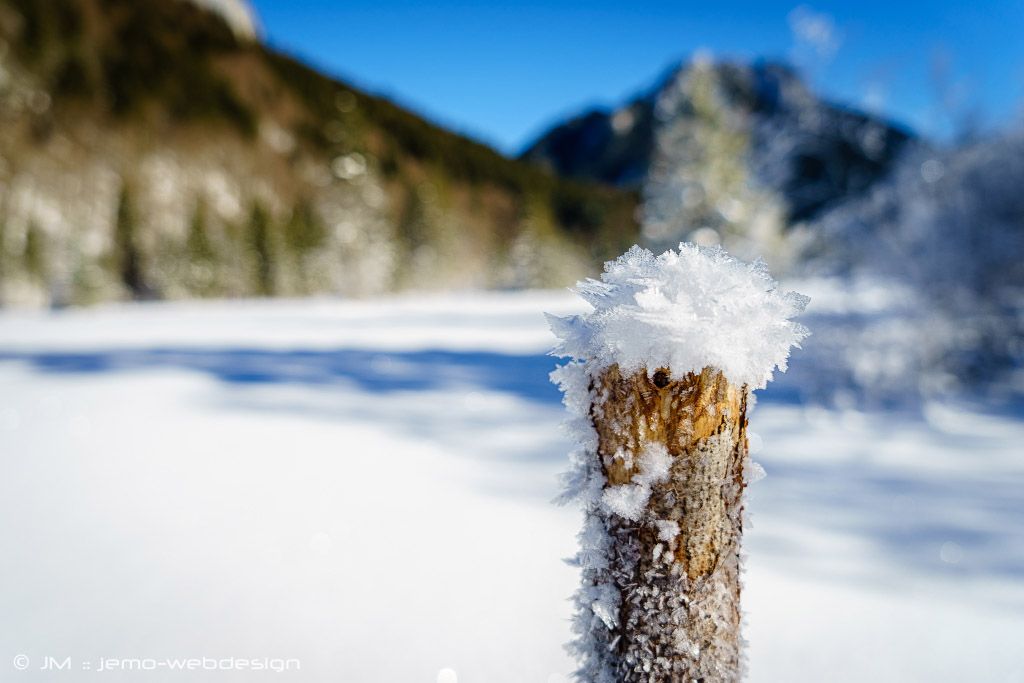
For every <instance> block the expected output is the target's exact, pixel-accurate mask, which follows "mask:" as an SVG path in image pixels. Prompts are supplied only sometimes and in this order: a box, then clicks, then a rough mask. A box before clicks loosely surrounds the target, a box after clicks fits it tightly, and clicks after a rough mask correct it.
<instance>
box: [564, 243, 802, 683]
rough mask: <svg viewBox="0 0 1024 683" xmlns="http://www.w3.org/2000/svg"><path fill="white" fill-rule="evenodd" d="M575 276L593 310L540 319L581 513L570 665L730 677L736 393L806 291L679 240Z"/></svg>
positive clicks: (739, 517) (741, 417)
mask: <svg viewBox="0 0 1024 683" xmlns="http://www.w3.org/2000/svg"><path fill="white" fill-rule="evenodd" d="M578 291H579V292H580V294H581V295H582V296H583V297H584V298H585V299H586V300H587V301H588V302H590V303H591V304H592V305H593V307H594V310H593V311H592V312H591V313H588V314H585V315H581V316H574V317H570V318H552V319H551V321H552V327H553V328H554V330H555V332H556V334H558V336H559V338H560V343H559V346H558V347H557V349H556V353H557V354H560V355H567V356H570V357H571V360H570V361H569V362H568V363H567V364H565V365H563V366H561V367H559V368H558V369H557V370H555V372H554V373H552V379H553V380H554V381H555V382H556V383H558V384H559V386H560V387H561V389H562V390H563V392H564V394H565V398H564V400H565V404H566V406H567V407H568V408H569V411H570V413H571V414H572V415H573V417H572V420H571V422H570V426H571V428H572V430H573V431H574V433H575V434H576V436H577V437H578V439H579V441H580V448H579V449H578V450H577V451H576V452H574V453H573V455H572V456H571V459H572V461H573V464H574V468H573V470H572V471H571V472H570V473H569V474H568V475H567V476H566V485H567V490H566V494H565V499H566V500H569V499H576V500H579V501H580V502H581V504H582V505H583V507H584V510H585V512H586V517H585V523H584V527H583V530H582V532H581V533H580V537H579V541H580V550H579V553H578V555H577V557H576V561H577V563H578V564H579V566H580V568H581V572H582V579H583V585H582V587H581V588H580V590H579V591H578V593H577V595H576V606H577V614H576V620H575V624H574V628H575V632H576V641H575V642H574V643H573V644H572V645H571V648H572V650H573V651H574V652H575V654H576V655H577V657H578V658H579V660H580V663H581V668H580V670H579V671H578V672H577V675H578V678H579V679H580V680H582V681H588V682H592V681H593V682H599V683H610V682H612V681H687V682H689V681H693V680H703V681H707V682H710V681H736V680H739V678H740V676H741V673H742V654H741V642H742V641H741V638H740V602H739V598H740V588H739V585H740V584H739V549H740V536H741V532H742V524H743V490H744V487H745V486H746V474H745V470H748V469H749V467H750V465H749V462H748V455H747V436H746V428H747V422H746V413H747V401H748V398H749V391H750V389H752V388H758V387H763V386H764V385H765V383H767V381H768V380H769V379H770V378H771V375H772V372H773V371H774V370H775V369H776V368H779V369H785V367H786V358H787V357H788V354H789V350H790V348H791V347H792V346H794V345H797V344H798V343H799V341H800V340H801V339H802V338H803V337H804V336H806V331H805V330H804V329H803V328H802V327H801V326H799V325H797V324H795V323H793V322H792V321H791V320H790V318H791V317H792V316H794V315H796V314H797V313H799V312H800V311H801V310H802V309H803V306H804V305H805V304H806V299H805V298H804V297H801V296H799V295H796V294H792V293H780V292H778V291H777V289H776V287H775V283H774V282H773V281H772V279H771V278H770V277H769V276H768V274H767V272H766V271H765V269H764V267H763V266H762V265H759V264H758V265H753V266H749V265H746V264H743V263H740V262H739V261H736V260H734V259H732V258H731V257H729V256H728V255H727V254H725V253H724V252H723V251H721V250H718V249H701V248H698V247H694V246H692V245H681V246H680V249H679V251H678V252H674V251H668V252H665V253H664V254H662V255H660V256H657V257H655V256H654V255H653V254H651V253H650V252H648V251H646V250H643V249H639V248H637V247H634V248H633V249H631V250H630V251H629V252H628V253H627V254H625V255H624V256H622V257H621V258H619V259H618V260H617V261H614V262H611V263H609V264H607V265H606V266H605V273H604V275H603V276H602V279H601V281H594V280H590V281H587V282H584V283H581V284H580V285H579V289H578Z"/></svg>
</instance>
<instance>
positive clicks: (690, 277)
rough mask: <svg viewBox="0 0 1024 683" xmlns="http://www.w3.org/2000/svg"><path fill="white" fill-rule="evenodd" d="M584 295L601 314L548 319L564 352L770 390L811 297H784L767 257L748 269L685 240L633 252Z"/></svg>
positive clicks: (580, 289) (601, 362)
mask: <svg viewBox="0 0 1024 683" xmlns="http://www.w3.org/2000/svg"><path fill="white" fill-rule="evenodd" d="M576 291H577V293H578V294H579V295H580V296H581V297H583V298H584V299H585V300H586V301H587V303H589V304H590V305H591V306H593V307H594V310H593V311H591V312H590V313H587V314H584V315H578V316H570V317H566V318H556V317H552V316H549V321H550V322H551V326H552V329H553V330H554V332H555V334H556V335H557V336H558V337H559V340H560V341H559V343H558V345H557V346H556V347H555V354H556V355H560V356H569V357H572V358H575V359H578V360H585V361H587V362H589V363H590V364H591V365H592V366H602V367H603V366H609V365H612V364H615V363H617V364H618V365H619V366H620V367H621V368H622V369H623V371H626V372H630V371H636V370H639V369H641V368H644V367H646V368H652V369H653V368H659V367H667V368H671V369H672V372H673V374H674V375H676V376H682V375H685V374H686V373H689V372H698V373H699V372H700V371H701V369H702V368H705V367H716V368H718V369H720V370H721V371H722V372H723V373H724V374H725V376H726V378H727V379H728V380H729V381H730V382H732V383H733V384H736V385H737V386H742V385H747V386H748V387H749V388H750V389H761V388H764V386H765V385H766V384H767V383H768V381H769V380H771V378H772V373H773V371H774V370H775V369H776V368H778V369H779V370H785V369H786V359H787V358H788V357H789V351H790V348H792V347H793V346H799V343H800V341H801V340H802V339H803V338H804V337H806V336H807V330H806V329H805V328H804V327H803V326H802V325H800V324H798V323H795V322H793V321H792V320H791V318H793V317H795V316H796V315H798V314H799V313H801V312H802V311H803V309H804V307H805V306H806V305H807V302H808V299H807V297H805V296H802V295H800V294H797V293H795V292H784V291H780V290H779V289H778V287H777V285H776V283H775V281H774V280H773V279H772V277H771V276H770V275H769V274H768V270H767V268H766V267H765V265H764V262H763V261H755V262H754V263H753V264H747V263H743V262H742V261H738V260H736V259H734V258H733V257H731V256H729V255H728V254H727V253H725V251H723V250H722V249H720V248H718V247H698V246H696V245H693V244H688V243H684V244H680V245H679V251H673V250H669V251H666V252H664V253H663V254H661V255H659V256H655V255H654V254H652V253H651V252H650V251H648V250H646V249H642V248H640V247H633V248H632V249H630V250H629V251H628V252H626V253H625V254H624V255H622V256H620V257H619V258H618V259H616V260H615V261H610V262H608V263H607V264H605V271H604V274H603V275H602V276H601V279H600V280H586V281H583V282H580V283H579V284H578V285H577V289H576Z"/></svg>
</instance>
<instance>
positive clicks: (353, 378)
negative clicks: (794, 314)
mask: <svg viewBox="0 0 1024 683" xmlns="http://www.w3.org/2000/svg"><path fill="white" fill-rule="evenodd" d="M811 293H812V295H813V294H814V292H811ZM577 306H578V304H577V303H576V302H575V301H574V300H573V299H572V297H571V296H569V295H567V294H564V293H521V294H473V295H469V294H466V295H448V296H436V297H427V296H418V297H413V296H409V297H397V298H391V299H386V300H377V301H365V302H350V303H345V302H336V301H327V300H314V301H301V302H298V301H272V302H258V303H257V302H244V303H238V302H232V303H189V304H146V305H131V306H113V307H105V308H99V309H92V310H82V311H63V312H56V313H38V312H37V313H27V312H7V313H3V314H0V546H2V547H3V548H4V552H3V553H2V554H0V680H3V681H8V680H10V681H19V680H24V681H44V680H66V681H71V680H74V681H78V680H87V679H92V678H93V677H100V676H108V677H110V679H114V680H131V681H136V680H159V681H175V680H181V681H212V680H225V681H228V680H245V681H251V680H258V679H267V680H282V681H285V680H294V681H344V682H346V683H347V682H352V683H364V682H365V683H373V682H378V681H380V682H385V681H386V682H400V683H405V682H412V681H424V682H427V683H433V682H434V681H448V682H449V683H450V682H451V681H454V680H458V681H459V682H461V683H474V682H479V683H500V682H503V681H508V682H511V683H529V682H533V681H536V682H538V683H554V682H557V681H565V680H568V674H569V672H570V671H571V669H572V662H571V661H570V660H569V659H568V657H567V655H565V654H564V652H563V650H562V644H563V643H564V642H565V641H566V640H568V639H569V627H568V617H569V610H570V604H569V600H568V598H569V596H570V594H571V592H572V591H573V589H574V588H575V586H576V582H577V576H576V574H575V570H573V569H572V568H570V567H569V566H567V565H565V564H564V563H563V562H562V558H564V557H568V556H570V555H571V554H572V553H573V550H574V547H575V534H576V531H577V528H578V525H579V515H578V513H577V511H575V510H573V509H567V508H559V507H556V506H554V505H552V504H550V502H549V501H550V500H551V499H552V498H553V497H554V496H555V495H556V493H557V487H558V484H557V478H556V475H557V473H558V472H560V471H561V470H563V469H564V468H565V466H566V459H565V454H566V452H567V451H568V449H569V447H570V444H569V443H568V440H567V438H566V437H565V436H564V435H562V434H561V432H560V431H559V423H560V422H561V420H562V419H563V417H564V410H563V408H562V406H561V405H560V403H559V395H558V392H557V390H556V389H555V388H554V387H553V386H551V385H550V384H549V383H548V380H547V373H548V371H549V370H550V369H551V367H552V366H553V364H554V361H553V359H551V358H549V357H546V356H545V355H544V352H545V350H546V349H547V348H548V347H549V346H550V345H551V344H552V342H553V337H552V336H551V335H550V333H549V332H548V331H547V328H546V325H545V322H544V320H543V318H542V316H541V314H540V313H541V311H551V312H556V313H561V312H568V311H570V310H572V309H574V308H576V307H577ZM813 307H814V303H813V302H812V308H811V313H812V315H813V312H814V308H813ZM812 328H813V324H812ZM811 344H813V338H812V339H811V340H809V341H808V343H807V345H808V346H810V345H811ZM808 357H810V356H808ZM800 360H801V357H800V355H799V354H797V356H796V357H795V358H794V359H793V365H794V368H796V367H797V366H798V364H799V363H800ZM794 376H798V375H796V374H794ZM777 386H778V388H776V389H774V393H773V387H769V389H768V390H767V391H765V392H763V393H762V396H761V399H760V401H759V403H758V406H757V407H756V409H755V411H754V412H753V414H752V416H751V417H752V419H751V428H752V430H753V431H754V432H756V436H754V437H752V448H753V449H754V450H755V451H757V452H756V454H755V459H757V460H759V461H760V462H761V463H762V464H763V465H764V466H765V468H766V469H767V471H768V477H767V478H766V479H764V480H762V481H760V482H758V483H756V484H755V485H753V487H752V488H751V496H750V500H749V507H750V510H751V519H752V522H753V525H752V528H750V529H749V531H748V532H747V536H746V541H745V544H746V551H747V555H748V557H747V564H746V566H747V573H746V578H745V593H744V606H745V610H746V614H747V629H746V634H745V635H746V637H747V639H748V640H749V642H750V646H749V660H750V676H749V679H750V680H751V681H755V682H759V681H760V682H768V681H791V682H792V681H809V682H815V683H817V682H820V681H837V682H838V681H857V682H858V683H860V682H862V681H866V680H871V681H894V682H895V681H899V682H906V681H929V682H934V681H999V682H1003V681H1006V682H1009V681H1024V657H1022V656H1021V642H1024V446H1022V444H1024V421H1022V420H1020V419H1019V418H1016V419H1015V418H1013V417H1012V416H1001V415H995V414H988V415H984V414H975V413H968V412H965V411H964V410H962V409H957V408H956V407H955V406H949V405H931V406H927V407H926V409H925V410H924V411H923V412H924V414H923V416H913V415H911V414H904V415H897V414H893V413H861V412H855V411H838V410H825V409H822V408H817V407H813V406H804V405H801V404H800V403H798V402H796V401H795V400H794V398H793V396H794V392H793V391H792V390H787V389H786V385H785V383H784V382H783V383H780V384H778V385H777ZM19 655H24V656H25V657H26V659H18V660H15V657H16V656H19ZM47 657H53V658H55V659H56V660H58V661H61V662H63V661H64V658H66V657H70V658H71V663H70V666H71V667H72V670H70V671H68V670H62V671H41V670H39V667H40V666H43V665H44V664H45V662H46V659H45V658H47ZM202 657H211V658H228V657H233V658H236V659H238V658H249V659H260V660H262V659H263V658H275V659H276V658H279V659H282V660H283V659H288V658H292V659H298V660H300V662H301V669H300V670H298V671H296V670H295V668H294V666H295V665H294V663H291V664H290V665H289V666H290V667H291V669H292V670H291V671H288V672H281V673H276V672H260V673H253V672H249V671H234V672H232V671H218V672H216V673H211V672H192V673H188V672H184V671H177V672H171V671H168V670H167V668H161V669H158V670H157V671H153V672H150V673H147V674H140V673H139V672H137V671H103V672H97V671H95V669H97V668H99V667H100V666H102V664H101V663H100V661H99V660H100V658H118V659H122V658H127V659H134V660H139V665H142V664H143V663H145V664H146V665H149V664H152V665H155V666H164V667H166V664H164V662H163V660H165V659H166V658H172V659H187V658H202ZM147 658H151V659H149V660H147ZM26 662H27V664H26ZM15 664H18V665H27V667H28V668H27V669H26V670H23V671H22V670H19V669H17V668H16V666H15ZM109 664H110V662H107V665H108V666H107V668H109ZM86 665H88V666H89V667H90V670H89V671H85V670H84V667H85V666H86ZM123 665H126V666H132V662H126V663H123ZM274 665H275V666H276V663H275V664H274ZM230 666H234V667H236V668H237V665H235V664H231V665H230ZM456 677H457V678H456Z"/></svg>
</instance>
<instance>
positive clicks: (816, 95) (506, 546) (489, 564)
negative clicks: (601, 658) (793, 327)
mask: <svg viewBox="0 0 1024 683" xmlns="http://www.w3.org/2000/svg"><path fill="white" fill-rule="evenodd" d="M1022 30H1024V7H1021V5H1020V4H1019V3H1014V2H999V1H991V2H984V3H980V4H975V5H973V6H970V7H967V6H963V5H962V4H958V3H951V2H934V3H918V2H908V3H903V4H899V5H894V4H892V3H878V2H864V3H859V4H858V5H856V6H851V5H849V4H840V3H815V4H814V5H799V4H793V3H784V2H763V3H752V2H751V3H745V2H722V3H662V2H652V3H644V4H641V5H639V6H637V5H630V4H626V3H613V2H588V3H579V2H574V1H571V0H559V1H558V2H550V3H529V2H527V3H515V4H510V5H504V6H502V5H495V4H490V5H486V6H485V5H479V4H476V3H464V2H454V1H451V2H450V1H446V2H435V3H430V4H424V3H417V2H407V1H397V2H362V1H353V2H344V3H341V2H328V1H327V0H289V1H284V0H255V1H254V2H252V4H249V3H247V2H245V0H45V1H42V0H0V305H2V308H0V510H2V513H3V517H2V521H0V541H2V543H3V545H4V547H5V548H7V549H8V550H7V551H6V552H5V553H4V556H3V558H0V615H2V616H0V672H3V675H0V678H2V679H3V680H7V679H8V678H10V679H11V680H25V681H35V680H51V679H55V678H58V677H60V678H63V680H79V679H81V678H86V677H90V676H96V675H106V676H111V677H114V678H118V677H120V678H123V679H124V680H136V678H133V676H135V677H137V676H140V675H151V676H152V677H153V680H157V679H158V678H159V680H204V681H205V680H210V678H209V676H215V677H216V678H217V679H223V680H251V679H252V677H254V676H258V677H266V678H274V679H280V680H301V681H327V680H331V681H337V680H342V681H359V682H362V681H414V680H415V681H420V680H422V681H434V680H437V681H439V682H443V683H452V682H453V681H463V683H466V682H467V681H468V682H472V681H487V682H494V681H515V682H517V683H519V682H523V681H544V682H546V683H556V682H557V681H566V680H569V677H570V674H571V672H572V670H573V664H572V662H571V661H570V659H569V658H568V656H567V655H566V654H565V653H564V651H563V650H562V645H563V644H564V642H565V641H566V640H568V638H569V624H568V618H569V609H570V607H569V602H568V598H569V596H570V594H571V592H572V590H573V588H574V586H575V584H576V582H577V575H576V572H575V569H574V568H573V567H571V566H569V565H566V564H565V563H564V562H562V558H565V557H569V556H570V555H572V554H573V548H574V544H575V540H574V535H575V533H576V529H577V527H578V525H579V516H578V513H577V512H576V511H575V510H572V509H566V508H560V507H557V506H555V505H553V504H551V503H550V501H551V499H552V498H554V497H555V496H556V495H557V493H558V487H559V484H558V479H557V474H558V472H559V471H560V470H561V469H563V468H564V465H565V464H566V463H565V453H566V452H567V451H568V449H569V448H570V444H569V442H568V440H567V437H566V436H565V435H563V434H562V433H561V432H560V431H559V422H560V421H561V419H562V417H563V409H562V407H561V405H560V403H559V396H558V394H557V392H556V390H555V389H554V387H552V386H551V385H550V384H549V382H548V379H547V373H548V372H549V371H550V370H551V369H552V368H553V367H554V364H555V363H556V359H553V358H551V357H549V356H547V355H545V354H546V352H547V350H548V349H549V348H550V347H551V345H552V343H553V337H552V336H551V335H550V333H549V331H548V330H547V327H546V324H545V322H544V319H543V316H542V315H541V314H542V312H544V311H548V312H554V313H568V312H572V311H576V310H581V308H582V306H583V304H582V302H580V301H578V300H577V299H575V298H574V297H573V295H572V294H571V292H568V291H566V287H568V286H570V285H572V284H573V283H574V282H575V281H576V280H578V279H580V278H585V277H595V276H597V275H598V274H599V273H600V272H601V264H602V263H603V262H604V261H606V260H608V259H610V258H614V257H615V256H617V255H618V254H620V253H622V252H623V251H624V250H625V249H627V248H628V247H629V246H631V245H633V244H641V245H644V246H646V247H648V248H650V249H653V250H663V249H666V248H671V247H673V246H675V245H677V244H678V243H679V242H680V241H691V242H696V243H698V244H701V245H706V246H713V245H721V246H723V247H724V248H725V249H727V250H728V251H729V252H731V253H733V254H735V255H736V256H738V257H741V258H743V259H746V260H754V259H756V258H762V259H764V261H765V262H766V264H767V266H768V267H769V269H770V270H771V271H772V273H773V274H774V275H775V276H776V277H777V278H778V279H780V280H781V281H782V284H783V286H784V287H786V288H790V289H796V290H798V291H800V292H802V293H805V294H807V295H809V296H810V297H811V304H810V306H809V308H808V311H807V314H806V315H805V316H804V319H803V321H802V322H804V324H806V325H807V326H808V327H809V328H810V329H811V331H812V333H813V336H812V337H811V338H810V339H809V340H808V341H807V342H806V343H805V344H804V348H802V349H800V350H798V351H797V352H795V353H794V356H793V358H792V361H791V367H790V370H789V371H788V372H787V373H786V374H785V375H779V376H777V377H776V380H775V382H774V383H773V384H772V385H770V387H769V388H768V389H767V390H766V391H764V392H761V395H760V396H759V400H758V406H757V408H756V410H755V411H754V413H753V415H752V422H751V427H752V430H753V432H754V434H753V435H752V438H751V448H752V450H753V451H754V452H755V458H757V459H758V460H759V461H760V462H761V463H762V464H763V465H764V467H765V469H766V470H767V472H768V477H767V478H766V479H764V480H763V481H760V482H758V483H756V484H755V485H754V486H752V487H751V496H750V500H749V505H748V507H749V509H750V511H751V518H752V521H753V526H752V528H751V529H750V530H749V531H748V534H747V543H746V547H747V552H748V557H747V573H746V580H745V587H744V590H745V607H746V611H747V633H746V636H747V638H748V640H749V642H750V648H749V679H750V680H751V681H780V680H786V681H821V680H829V681H845V680H849V681H863V680H866V679H871V680H878V681H944V680H977V681H1024V664H1022V663H1021V661H1020V657H1019V653H1018V650H1019V642H1018V641H1019V640H1020V637H1021V635H1022V634H1024V582H1022V578H1024V494H1022V493H1021V491H1022V490H1024V488H1022V487H1024V403H1022V401H1021V398H1022V394H1024V370H1022V358H1024V193H1022V192H1021V191H1020V188H1022V187H1024V121H1022V119H1021V115H1022V110H1021V101H1022V99H1021V96H1022V95H1024V47H1022V45H1021V43H1020V41H1019V36H1020V35H1021V31H1022ZM21 655H24V657H26V658H27V661H28V662H29V664H28V665H27V666H26V668H21V667H20V666H17V665H16V662H17V663H21V662H23V661H25V660H21V659H18V660H16V659H15V658H16V657H19V656H21ZM204 656H211V657H236V658H252V659H256V658H274V660H275V662H276V661H278V660H281V661H283V660H287V659H294V660H298V661H300V662H301V668H299V669H296V668H294V666H292V667H291V668H289V669H288V670H286V671H274V670H270V671H261V672H258V673H257V672H251V671H240V670H237V669H234V670H228V671H217V672H215V673H211V672H204V673H200V674H197V673H195V672H191V673H190V672H187V671H174V672H168V671H164V672H163V673H152V674H140V673H139V672H138V671H130V670H129V671H105V672H97V671H95V669H96V668H98V667H99V666H100V664H99V661H98V660H99V658H101V657H113V658H124V659H128V660H132V659H138V660H146V661H149V659H152V660H153V661H156V660H163V659H165V658H172V659H173V658H189V657H204ZM47 657H52V658H55V659H57V660H59V661H63V660H64V659H65V658H68V657H70V658H71V665H70V666H71V667H72V669H71V670H70V671H66V670H62V671H56V672H55V671H47V670H43V669H41V668H40V667H42V666H44V664H45V662H46V661H47V660H46V658H47ZM147 658H149V659H147Z"/></svg>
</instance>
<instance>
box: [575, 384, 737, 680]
mask: <svg viewBox="0 0 1024 683" xmlns="http://www.w3.org/2000/svg"><path fill="white" fill-rule="evenodd" d="M592 395H593V396H594V397H595V398H594V401H593V404H592V406H591V410H590V414H591V416H592V419H593V425H594V429H595V431H596V432H597V435H598V455H599V458H600V463H601V469H602V471H603V473H604V475H605V478H606V484H605V491H606V493H607V492H608V491H609V490H614V489H615V488H616V487H622V486H625V487H631V486H634V485H635V484H634V481H635V480H636V479H637V478H642V477H643V471H642V467H643V460H644V459H643V455H644V453H646V452H648V451H650V450H651V449H652V448H659V447H660V448H661V449H664V451H665V452H667V454H668V456H669V457H670V459H671V464H670V466H669V468H668V476H667V477H665V478H663V479H661V480H655V481H651V482H649V486H650V491H649V496H648V499H647V502H646V506H645V509H644V512H643V514H642V515H640V516H639V517H640V519H639V520H631V519H628V518H624V517H622V516H621V515H618V514H614V513H613V514H608V515H606V517H605V521H606V524H607V527H608V531H609V533H610V535H611V537H612V538H613V539H614V544H615V548H616V550H615V552H613V553H612V554H611V557H610V566H609V567H608V569H607V572H608V578H610V579H611V580H612V582H613V584H614V586H615V588H616V589H617V590H618V592H619V594H620V596H621V598H620V599H621V602H620V607H619V614H618V615H617V619H616V620H615V622H614V624H613V626H612V627H611V628H605V629H602V631H603V632H600V635H599V636H598V637H600V638H601V639H602V640H604V643H602V644H601V645H600V646H599V647H602V648H604V649H606V653H607V657H608V660H609V661H607V662H606V666H603V667H601V668H602V669H604V670H606V671H609V670H610V671H614V672H615V680H619V681H679V682H683V681H685V682H686V683H691V682H692V681H705V682H707V683H710V682H711V681H738V680H740V677H741V671H742V658H741V647H740V645H741V639H740V583H739V551H740V536H741V533H742V528H743V515H742V510H743V495H742V494H743V488H744V478H743V465H744V462H745V460H746V456H747V439H746V402H747V391H746V389H745V388H744V387H737V386H735V385H732V384H730V383H729V382H728V381H727V380H726V378H725V377H724V376H723V375H722V373H721V372H720V371H717V370H715V369H713V368H705V369H704V370H703V371H702V372H701V373H700V374H694V373H689V374H687V375H685V376H684V377H683V378H682V379H679V380H672V374H671V371H670V369H668V368H659V369H657V370H655V371H654V372H648V371H640V372H635V373H632V374H628V375H623V374H622V373H621V372H620V371H619V368H618V366H616V365H613V366H611V367H609V368H608V369H607V370H605V371H604V372H603V373H602V374H601V375H600V376H599V377H596V378H594V387H593V391H592ZM613 492H614V491H613ZM594 635H598V634H594Z"/></svg>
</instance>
